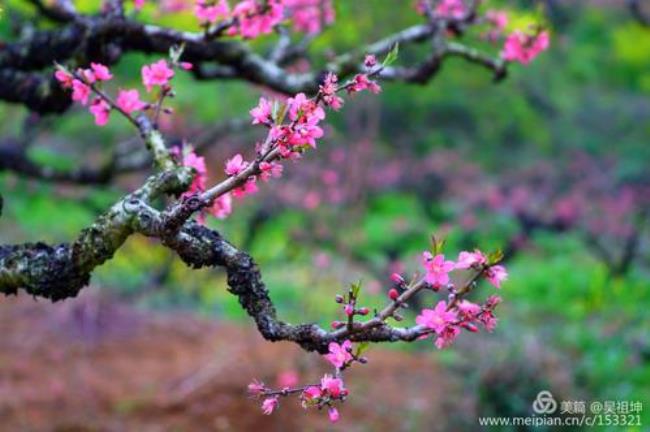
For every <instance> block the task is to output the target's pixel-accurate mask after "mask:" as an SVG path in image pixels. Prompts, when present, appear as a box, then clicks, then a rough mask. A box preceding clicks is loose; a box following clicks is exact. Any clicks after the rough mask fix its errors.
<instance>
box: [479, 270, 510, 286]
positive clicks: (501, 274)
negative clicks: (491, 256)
mask: <svg viewBox="0 0 650 432" xmlns="http://www.w3.org/2000/svg"><path fill="white" fill-rule="evenodd" d="M485 277H486V278H487V280H488V281H489V282H490V283H491V284H492V285H494V286H495V287H497V288H501V283H502V282H503V281H504V280H506V279H508V272H507V271H506V268H505V267H504V266H501V265H495V266H492V267H490V268H489V269H487V270H485Z"/></svg>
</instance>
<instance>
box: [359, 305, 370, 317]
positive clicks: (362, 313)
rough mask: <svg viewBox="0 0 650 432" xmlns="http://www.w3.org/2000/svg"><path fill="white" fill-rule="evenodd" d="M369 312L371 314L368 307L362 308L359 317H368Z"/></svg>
mask: <svg viewBox="0 0 650 432" xmlns="http://www.w3.org/2000/svg"><path fill="white" fill-rule="evenodd" d="M368 312H370V309H368V308H367V307H362V308H361V309H359V311H358V313H359V315H364V316H365V315H368Z"/></svg>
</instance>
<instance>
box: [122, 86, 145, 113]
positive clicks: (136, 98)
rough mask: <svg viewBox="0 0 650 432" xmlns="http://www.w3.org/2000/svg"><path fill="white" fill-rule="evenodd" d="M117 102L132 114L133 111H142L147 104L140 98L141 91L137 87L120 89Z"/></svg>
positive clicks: (126, 111)
mask: <svg viewBox="0 0 650 432" xmlns="http://www.w3.org/2000/svg"><path fill="white" fill-rule="evenodd" d="M115 103H116V104H117V106H118V107H120V108H121V109H122V110H124V112H125V113H127V114H131V113H132V112H133V111H142V110H143V109H144V108H145V107H146V106H147V104H146V103H144V102H142V101H141V100H140V92H138V91H137V90H135V89H133V90H120V91H119V92H118V93H117V99H116V100H115Z"/></svg>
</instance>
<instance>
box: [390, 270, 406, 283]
mask: <svg viewBox="0 0 650 432" xmlns="http://www.w3.org/2000/svg"><path fill="white" fill-rule="evenodd" d="M390 280H392V281H393V282H395V283H396V284H398V285H401V284H403V283H404V278H403V277H402V276H401V275H400V274H399V273H393V274H392V275H390Z"/></svg>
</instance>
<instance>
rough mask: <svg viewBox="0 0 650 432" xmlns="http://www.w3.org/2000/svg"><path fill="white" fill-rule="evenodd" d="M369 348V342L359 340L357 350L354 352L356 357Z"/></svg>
mask: <svg viewBox="0 0 650 432" xmlns="http://www.w3.org/2000/svg"><path fill="white" fill-rule="evenodd" d="M368 348H370V342H361V343H360V344H358V345H357V352H356V354H355V356H356V357H361V356H362V355H363V353H364V352H366V351H367V350H368Z"/></svg>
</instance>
